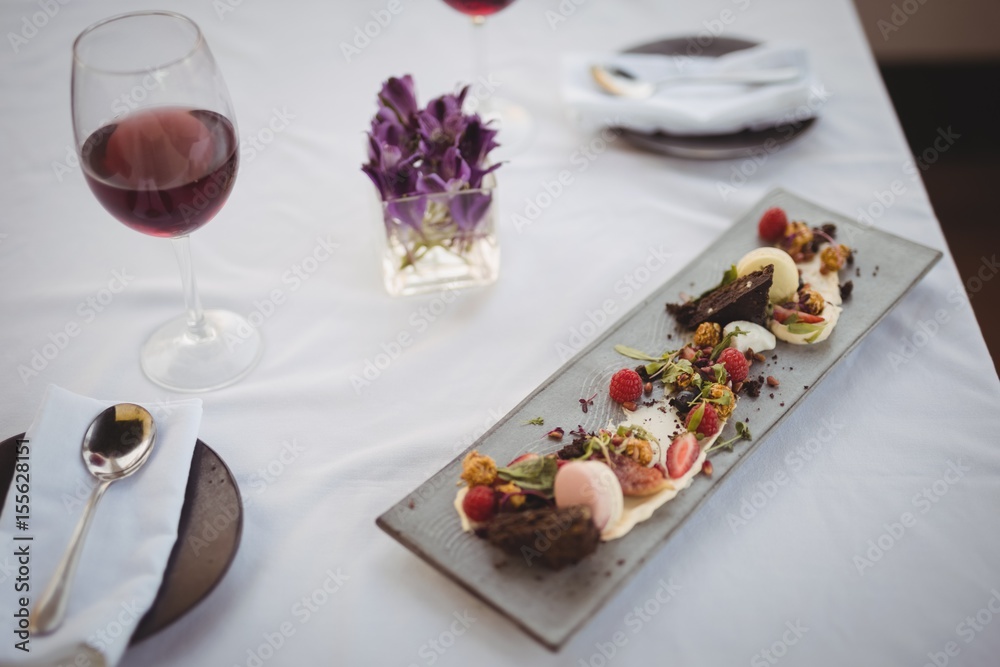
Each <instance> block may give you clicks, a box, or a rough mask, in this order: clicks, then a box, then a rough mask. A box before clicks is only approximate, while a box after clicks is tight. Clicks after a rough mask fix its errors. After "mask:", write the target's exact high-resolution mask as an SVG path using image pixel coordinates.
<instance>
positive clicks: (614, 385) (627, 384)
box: [608, 368, 642, 403]
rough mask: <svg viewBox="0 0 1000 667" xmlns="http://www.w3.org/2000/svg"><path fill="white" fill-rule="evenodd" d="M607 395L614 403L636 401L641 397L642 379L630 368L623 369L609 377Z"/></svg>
mask: <svg viewBox="0 0 1000 667" xmlns="http://www.w3.org/2000/svg"><path fill="white" fill-rule="evenodd" d="M608 394H609V395H610V396H611V400H612V401H614V402H615V403H627V402H629V401H638V400H639V397H640V396H642V378H641V377H639V374H638V373H636V372H635V371H634V370H632V369H631V368H623V369H621V370H620V371H618V372H617V373H615V374H614V375H613V376H612V377H611V387H610V388H609V389H608Z"/></svg>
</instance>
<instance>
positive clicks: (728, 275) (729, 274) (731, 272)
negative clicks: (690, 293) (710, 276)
mask: <svg viewBox="0 0 1000 667" xmlns="http://www.w3.org/2000/svg"><path fill="white" fill-rule="evenodd" d="M738 275H739V274H738V273H737V271H736V265H735V264H730V265H729V268H728V269H726V271H725V272H724V273H723V274H722V281H721V282H720V283H719V284H718V285H716V286H715V287H713V288H712V289H710V290H706V291H704V292H702V293H701V294H700V295H698V298H699V299H701V298H702V297H704V296H707V295H708V294H711V293H712V292H714V291H715V290H717V289H719V288H720V287H725V286H726V285H728V284H729V283H731V282H733V281H734V280H736V278H737V276H738Z"/></svg>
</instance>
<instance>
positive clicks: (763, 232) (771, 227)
mask: <svg viewBox="0 0 1000 667" xmlns="http://www.w3.org/2000/svg"><path fill="white" fill-rule="evenodd" d="M787 226H788V216H787V215H785V211H784V210H782V209H780V208H778V207H777V206H775V207H774V208H769V209H767V210H766V211H764V215H762V216H760V222H758V223H757V233H758V234H760V237H761V238H762V239H764V240H765V241H768V242H770V243H774V242H775V241H777V240H778V239H780V238H782V237H783V236H784V235H785V227H787Z"/></svg>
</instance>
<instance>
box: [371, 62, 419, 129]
mask: <svg viewBox="0 0 1000 667" xmlns="http://www.w3.org/2000/svg"><path fill="white" fill-rule="evenodd" d="M378 101H379V104H380V105H382V107H383V108H380V109H379V113H380V114H382V115H383V117H385V115H386V114H384V113H383V111H385V110H388V111H391V112H393V114H394V115H395V116H396V120H397V121H399V123H401V124H402V125H407V126H410V125H412V122H413V115H414V114H415V113H417V93H416V91H415V90H414V87H413V77H412V76H410V75H409V74H407V75H406V76H404V77H402V78H401V79H397V78H396V77H391V78H390V79H389V80H388V81H386V82H385V83H383V84H382V90H381V91H379V94H378Z"/></svg>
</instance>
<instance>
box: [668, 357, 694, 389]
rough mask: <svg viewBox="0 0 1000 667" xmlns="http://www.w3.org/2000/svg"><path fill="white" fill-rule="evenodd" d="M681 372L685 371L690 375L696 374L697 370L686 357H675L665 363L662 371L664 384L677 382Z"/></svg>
mask: <svg viewBox="0 0 1000 667" xmlns="http://www.w3.org/2000/svg"><path fill="white" fill-rule="evenodd" d="M681 373H687V374H688V375H690V376H691V377H697V376H698V372H697V371H696V370H695V369H694V366H693V365H692V364H691V362H690V361H688V360H687V359H677V360H675V361H671V362H670V363H669V364H667V368H666V370H665V371H664V372H663V382H664V384H677V378H678V377H679V376H680V375H681Z"/></svg>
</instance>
